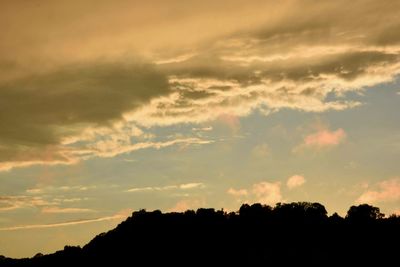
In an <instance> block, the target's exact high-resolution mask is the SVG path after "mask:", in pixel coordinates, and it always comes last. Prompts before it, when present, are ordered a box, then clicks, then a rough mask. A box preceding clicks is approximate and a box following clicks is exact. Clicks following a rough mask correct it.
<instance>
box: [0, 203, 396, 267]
mask: <svg viewBox="0 0 400 267" xmlns="http://www.w3.org/2000/svg"><path fill="white" fill-rule="evenodd" d="M399 241H400V216H396V215H390V216H385V215H384V214H382V213H381V212H380V209H379V208H377V207H374V206H371V205H368V204H362V205H358V206H351V207H350V208H349V210H348V212H347V214H346V216H344V217H341V216H340V215H338V214H337V213H334V214H333V215H331V216H328V214H327V211H326V209H325V207H324V206H323V205H322V204H320V203H311V202H295V203H278V204H276V206H275V207H271V206H268V205H262V204H259V203H256V204H252V205H249V204H243V205H242V206H241V207H240V209H239V211H237V212H229V213H228V212H225V211H224V210H215V209H212V208H200V209H197V210H196V211H194V210H187V211H185V212H181V213H178V212H171V213H162V212H161V211H159V210H155V211H151V212H148V211H146V210H139V211H135V212H133V213H132V216H130V217H128V218H127V219H126V220H125V221H124V222H122V223H120V224H119V225H118V226H117V227H116V228H115V229H112V230H110V231H108V232H106V233H101V234H99V235H97V236H96V237H95V238H94V239H93V240H91V241H90V242H89V243H88V244H86V245H85V246H83V247H79V246H65V248H64V249H63V250H60V251H57V252H55V253H52V254H48V255H43V254H40V253H38V254H37V255H35V256H34V257H32V258H25V259H11V258H7V257H4V256H2V257H0V266H81V265H82V266H103V265H104V266H105V265H109V266H154V265H159V266H160V265H162V266H170V265H171V266H213V265H217V266H232V265H233V266H237V265H242V266H287V265H296V266H298V265H303V264H304V265H305V266H343V265H347V264H353V265H357V266H359V265H362V264H367V265H372V264H376V265H378V266H383V265H385V264H393V263H395V262H398V261H399V260H398V252H399Z"/></svg>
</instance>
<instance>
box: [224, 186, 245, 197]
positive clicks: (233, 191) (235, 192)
mask: <svg viewBox="0 0 400 267" xmlns="http://www.w3.org/2000/svg"><path fill="white" fill-rule="evenodd" d="M227 193H228V194H229V195H232V196H234V197H245V196H247V195H248V191H247V190H246V189H234V188H229V189H228V191H227Z"/></svg>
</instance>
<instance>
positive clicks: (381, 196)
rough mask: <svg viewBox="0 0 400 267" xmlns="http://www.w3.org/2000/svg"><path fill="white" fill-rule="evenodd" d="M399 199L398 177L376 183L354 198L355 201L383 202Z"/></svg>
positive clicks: (399, 182)
mask: <svg viewBox="0 0 400 267" xmlns="http://www.w3.org/2000/svg"><path fill="white" fill-rule="evenodd" d="M395 201H400V178H393V179H390V180H385V181H381V182H379V183H377V184H376V185H375V186H373V188H370V187H369V189H367V190H366V191H365V192H363V193H362V194H361V196H359V197H358V199H357V200H356V203H370V204H376V203H383V202H395Z"/></svg>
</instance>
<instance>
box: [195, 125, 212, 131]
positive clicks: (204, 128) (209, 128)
mask: <svg viewBox="0 0 400 267" xmlns="http://www.w3.org/2000/svg"><path fill="white" fill-rule="evenodd" d="M212 129H213V127H212V126H207V127H201V128H196V127H194V128H192V131H197V132H209V131H212Z"/></svg>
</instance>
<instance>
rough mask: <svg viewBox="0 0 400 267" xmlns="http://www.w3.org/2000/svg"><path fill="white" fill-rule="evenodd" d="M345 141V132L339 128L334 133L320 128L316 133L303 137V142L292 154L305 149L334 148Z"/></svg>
mask: <svg viewBox="0 0 400 267" xmlns="http://www.w3.org/2000/svg"><path fill="white" fill-rule="evenodd" d="M345 139H346V132H345V131H344V130H343V129H342V128H339V129H337V130H336V131H330V130H329V129H326V128H322V129H319V130H318V131H317V132H314V133H311V134H309V135H307V136H305V137H304V139H303V142H302V143H301V144H300V145H298V146H296V147H295V148H293V152H294V153H296V152H299V151H301V150H303V149H305V148H316V149H323V148H330V147H335V146H338V145H339V144H341V143H343V142H344V140H345Z"/></svg>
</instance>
